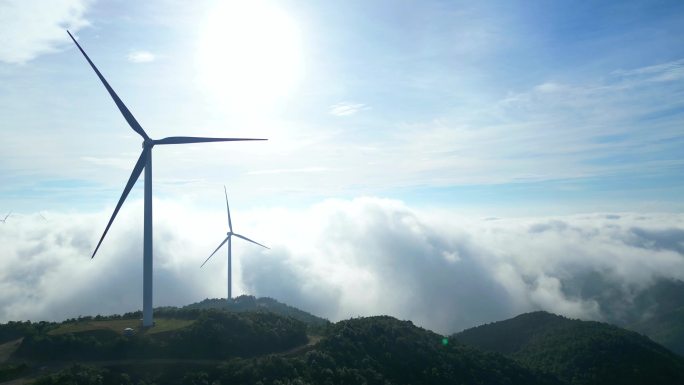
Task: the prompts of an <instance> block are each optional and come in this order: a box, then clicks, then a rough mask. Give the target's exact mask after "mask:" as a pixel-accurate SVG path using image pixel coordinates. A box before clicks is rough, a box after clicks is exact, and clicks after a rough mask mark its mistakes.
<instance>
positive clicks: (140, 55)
mask: <svg viewBox="0 0 684 385" xmlns="http://www.w3.org/2000/svg"><path fill="white" fill-rule="evenodd" d="M156 58H157V57H156V56H155V55H154V54H153V53H152V52H149V51H133V52H131V53H129V54H128V61H130V62H132V63H150V62H153V61H154V60H155V59H156Z"/></svg>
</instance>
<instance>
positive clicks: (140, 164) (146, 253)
mask: <svg viewBox="0 0 684 385" xmlns="http://www.w3.org/2000/svg"><path fill="white" fill-rule="evenodd" d="M67 33H68V34H69V37H71V40H73V41H74V43H75V44H76V47H78V50H79V51H81V53H82V54H83V56H84V57H85V59H86V60H87V61H88V64H90V66H91V67H92V68H93V71H95V73H96V74H97V77H98V78H100V81H102V84H103V85H104V87H105V88H106V89H107V92H109V95H110V96H111V97H112V99H114V103H115V104H116V106H117V107H118V108H119V111H121V114H122V115H123V116H124V118H125V119H126V122H128V125H129V126H131V128H132V129H133V131H135V132H137V133H138V135H140V136H141V137H142V138H143V143H142V147H143V150H142V153H141V154H140V157H139V158H138V161H137V162H136V164H135V167H133V172H132V173H131V176H130V177H129V178H128V183H126V187H125V188H124V191H123V193H122V194H121V198H119V203H117V204H116V208H115V209H114V213H113V214H112V217H111V218H110V219H109V223H107V227H105V230H104V233H103V234H102V237H101V238H100V241H99V242H98V243H97V247H95V251H93V255H92V257H91V258H94V257H95V253H97V250H98V249H99V248H100V245H101V244H102V241H103V240H104V237H105V235H107V231H109V227H110V226H111V225H112V222H114V218H115V217H116V214H117V213H118V212H119V209H120V208H121V205H123V203H124V201H125V200H126V197H127V196H128V193H129V192H130V191H131V189H132V188H133V185H135V182H136V181H137V180H138V178H139V177H140V174H141V173H142V171H143V169H145V203H144V212H145V221H144V237H143V327H149V326H153V325H154V322H153V320H152V147H154V146H155V145H157V144H186V143H206V142H231V141H239V140H266V139H246V138H197V137H191V136H171V137H168V138H164V139H156V140H155V139H152V138H150V137H149V136H148V135H147V133H146V132H145V130H143V128H142V127H141V126H140V124H139V123H138V121H137V120H135V118H134V117H133V114H131V112H130V111H129V110H128V108H127V107H126V106H125V105H124V103H123V102H122V101H121V99H119V96H118V95H117V94H116V93H115V92H114V90H113V89H112V87H110V86H109V83H107V80H105V78H104V76H102V74H101V73H100V71H99V70H98V69H97V67H95V64H93V62H92V61H91V60H90V58H89V57H88V55H86V53H85V51H83V48H81V46H80V45H79V44H78V42H77V41H76V39H74V37H73V36H72V35H71V32H69V31H67Z"/></svg>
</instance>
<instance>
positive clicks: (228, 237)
mask: <svg viewBox="0 0 684 385" xmlns="http://www.w3.org/2000/svg"><path fill="white" fill-rule="evenodd" d="M229 239H230V235H229V236H227V237H226V239H224V240H223V242H221V244H220V245H218V247H217V248H216V250H214V252H213V253H211V255H210V256H209V258H207V259H206V260H205V261H204V262H202V265H200V268H201V267H202V266H204V264H205V263H207V261H209V259H211V257H213V256H214V254H216V252H217V251H219V249H220V248H221V246H223V244H224V243H226V241H228V240H229ZM228 250H230V249H228Z"/></svg>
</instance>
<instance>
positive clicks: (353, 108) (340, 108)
mask: <svg viewBox="0 0 684 385" xmlns="http://www.w3.org/2000/svg"><path fill="white" fill-rule="evenodd" d="M368 109H370V107H368V106H366V105H365V104H363V103H349V102H342V103H337V104H333V105H332V106H330V110H329V112H330V114H332V115H335V116H349V115H354V114H356V113H357V112H359V111H364V110H368Z"/></svg>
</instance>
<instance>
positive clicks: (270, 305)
mask: <svg viewBox="0 0 684 385" xmlns="http://www.w3.org/2000/svg"><path fill="white" fill-rule="evenodd" d="M182 309H185V310H191V309H221V310H225V311H228V312H235V313H239V312H255V311H262V312H263V311H267V312H271V313H275V314H278V315H281V316H284V317H292V318H294V319H296V320H299V321H301V322H304V323H305V324H307V325H309V326H312V327H325V326H327V325H328V324H329V323H330V322H329V321H328V320H326V319H325V318H321V317H316V316H315V315H313V314H311V313H307V312H305V311H303V310H299V309H297V308H296V307H292V306H289V305H286V304H284V303H282V302H278V301H276V300H275V299H273V298H269V297H261V298H256V297H254V296H251V295H241V296H239V297H237V298H233V299H232V300H231V301H226V299H225V298H212V299H205V300H203V301H201V302H196V303H193V304H190V305H187V306H183V308H182Z"/></svg>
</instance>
